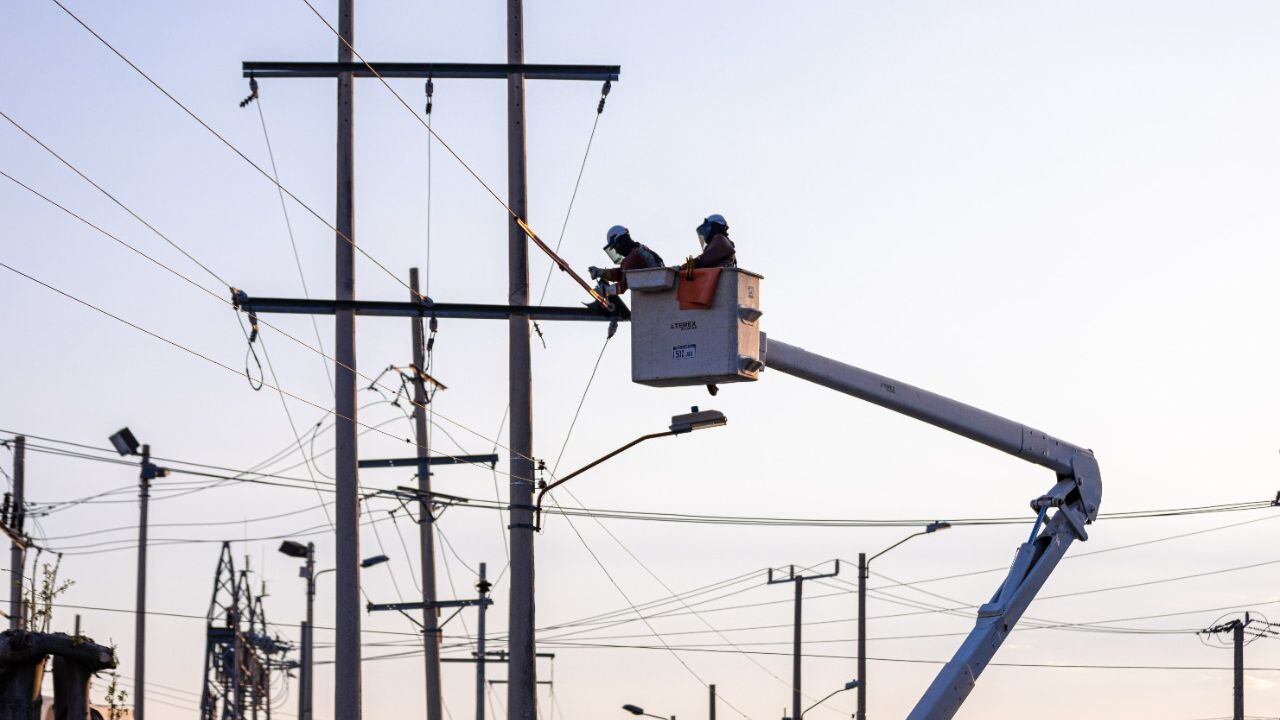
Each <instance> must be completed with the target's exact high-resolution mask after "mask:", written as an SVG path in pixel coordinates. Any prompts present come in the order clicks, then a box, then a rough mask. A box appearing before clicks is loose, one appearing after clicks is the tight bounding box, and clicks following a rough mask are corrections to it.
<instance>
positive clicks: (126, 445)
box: [108, 427, 169, 720]
mask: <svg viewBox="0 0 1280 720" xmlns="http://www.w3.org/2000/svg"><path fill="white" fill-rule="evenodd" d="M108 440H110V441H111V446H112V447H114V448H115V449H116V452H118V453H120V456H121V457H124V456H126V455H138V456H140V457H141V458H142V460H141V463H140V464H139V467H140V470H139V473H138V572H137V591H136V598H135V603H136V612H135V613H134V621H133V622H134V626H133V644H134V650H133V652H134V659H133V716H134V717H135V718H137V720H142V718H143V714H144V712H145V699H146V695H145V690H146V686H145V684H144V683H145V680H146V674H147V505H148V500H150V498H151V481H152V480H154V479H156V478H158V477H164V476H165V475H168V474H169V471H168V470H166V469H165V468H162V467H157V466H156V465H155V464H153V463H152V462H151V446H150V445H141V446H139V445H138V439H137V438H136V437H134V436H133V432H132V431H130V430H129V428H127V427H126V428H121V429H120V430H119V431H117V432H116V433H115V434H113V435H112V436H111V437H110V438H108Z"/></svg>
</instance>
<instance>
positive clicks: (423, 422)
mask: <svg viewBox="0 0 1280 720" xmlns="http://www.w3.org/2000/svg"><path fill="white" fill-rule="evenodd" d="M420 297H421V295H420V294H419V292H418V268H409V300H411V301H414V300H418V299H419V298H420ZM411 324H412V327H413V425H414V434H415V440H416V441H417V443H418V452H417V455H418V492H419V493H420V494H419V500H418V515H419V518H420V522H419V523H418V538H419V543H418V544H419V551H420V553H421V554H420V556H419V558H420V560H421V563H422V606H423V607H422V651H423V656H424V658H425V660H426V675H427V681H426V688H427V720H442V716H441V707H442V703H443V701H442V699H441V690H440V631H439V629H438V628H437V624H438V623H439V621H440V611H439V610H438V609H436V608H435V602H436V536H435V532H436V531H435V517H434V516H433V515H432V514H431V451H430V442H431V435H430V433H429V430H428V428H427V402H428V401H429V399H428V396H427V387H426V380H425V378H424V376H423V374H424V373H425V372H426V370H427V358H426V338H425V334H424V333H423V331H422V318H421V317H416V318H413V319H412V321H411ZM480 614H481V616H482V617H483V616H484V610H483V609H482V610H481V611H480ZM480 666H481V668H483V667H484V663H480ZM481 720H483V719H481Z"/></svg>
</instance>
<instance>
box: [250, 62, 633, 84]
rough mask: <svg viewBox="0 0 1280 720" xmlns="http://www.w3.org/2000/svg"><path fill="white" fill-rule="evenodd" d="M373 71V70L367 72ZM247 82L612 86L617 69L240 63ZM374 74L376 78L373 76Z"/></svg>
mask: <svg viewBox="0 0 1280 720" xmlns="http://www.w3.org/2000/svg"><path fill="white" fill-rule="evenodd" d="M370 67H372V68H373V70H370V69H369V68H370ZM242 71H243V75H244V77H247V78H258V79H260V80H261V79H264V78H333V77H337V76H338V75H339V74H341V73H350V74H351V76H352V77H360V78H369V77H377V76H379V75H380V76H382V77H384V78H418V79H423V80H426V79H431V80H446V79H456V80H506V79H507V78H509V77H511V76H520V77H523V78H524V79H526V80H587V81H592V82H606V81H608V82H614V81H616V80H617V79H618V76H619V74H620V73H621V72H622V67H621V66H620V65H559V64H539V63H458V62H440V63H437V62H370V63H369V64H368V65H365V64H364V63H363V62H345V63H344V62H293V61H280V60H259V61H248V62H245V63H243V65H242ZM374 71H377V74H376V75H375V74H374Z"/></svg>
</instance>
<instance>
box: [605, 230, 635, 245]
mask: <svg viewBox="0 0 1280 720" xmlns="http://www.w3.org/2000/svg"><path fill="white" fill-rule="evenodd" d="M630 234H631V231H630V230H628V229H627V228H626V227H625V226H622V225H614V226H613V227H611V228H609V232H607V233H605V234H604V238H605V241H606V242H608V243H609V244H611V245H612V244H613V241H614V240H617V239H618V238H619V237H622V236H623V235H630Z"/></svg>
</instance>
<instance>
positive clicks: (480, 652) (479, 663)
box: [476, 563, 493, 720]
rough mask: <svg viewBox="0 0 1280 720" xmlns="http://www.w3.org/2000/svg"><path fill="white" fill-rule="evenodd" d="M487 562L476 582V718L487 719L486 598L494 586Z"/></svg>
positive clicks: (477, 719)
mask: <svg viewBox="0 0 1280 720" xmlns="http://www.w3.org/2000/svg"><path fill="white" fill-rule="evenodd" d="M486 569H487V567H486V565H485V563H480V580H479V581H478V582H476V592H477V593H479V596H480V597H479V598H477V600H476V608H477V611H478V612H479V613H480V618H479V620H478V621H477V628H476V720H485V718H484V687H485V686H484V666H485V665H486V664H488V662H489V661H488V656H487V655H486V654H485V649H484V648H485V642H484V633H485V624H484V615H485V611H487V610H488V609H489V603H487V602H485V600H487V599H488V597H489V588H491V587H493V586H492V585H490V584H489V581H488V579H486V578H485V570H486Z"/></svg>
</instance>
